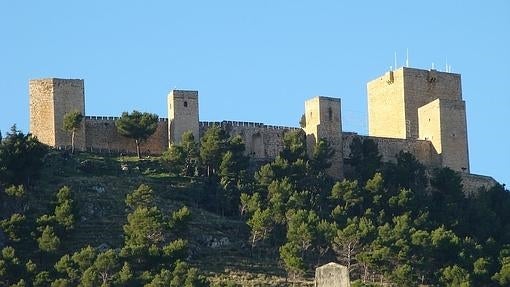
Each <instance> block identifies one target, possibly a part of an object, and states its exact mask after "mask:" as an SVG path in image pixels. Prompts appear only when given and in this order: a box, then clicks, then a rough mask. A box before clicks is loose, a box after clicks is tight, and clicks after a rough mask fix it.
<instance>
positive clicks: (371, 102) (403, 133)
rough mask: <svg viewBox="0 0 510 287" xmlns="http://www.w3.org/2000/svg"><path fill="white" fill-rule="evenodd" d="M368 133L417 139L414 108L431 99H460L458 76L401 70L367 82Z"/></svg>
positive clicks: (404, 68)
mask: <svg viewBox="0 0 510 287" xmlns="http://www.w3.org/2000/svg"><path fill="white" fill-rule="evenodd" d="M367 90H368V134H369V135H370V136H376V137H389V138H401V139H417V138H418V137H419V129H418V108H419V107H421V106H424V105H426V104H428V103H430V102H432V101H434V100H435V99H444V100H462V90H461V84H460V75H459V74H453V73H444V72H438V71H436V70H430V71H428V70H420V69H413V68H407V67H402V68H400V69H398V70H394V71H389V72H387V73H386V74H384V75H383V76H381V77H379V78H377V79H375V80H372V81H370V82H369V83H368V84H367Z"/></svg>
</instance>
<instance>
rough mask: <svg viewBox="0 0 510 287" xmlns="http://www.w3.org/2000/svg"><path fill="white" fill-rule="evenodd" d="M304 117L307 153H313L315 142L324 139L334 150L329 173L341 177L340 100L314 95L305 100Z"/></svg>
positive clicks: (342, 172) (342, 173)
mask: <svg viewBox="0 0 510 287" xmlns="http://www.w3.org/2000/svg"><path fill="white" fill-rule="evenodd" d="M305 119H306V126H305V127H304V131H305V132H306V138H307V148H308V154H310V155H311V154H312V153H313V149H314V147H315V144H316V143H317V142H318V141H319V140H320V139H325V140H327V141H328V143H329V144H330V146H331V148H332V149H333V150H334V151H335V154H334V155H333V158H332V159H331V163H332V165H331V167H330V168H329V174H330V175H331V176H333V177H336V178H343V175H344V171H343V144H342V118H341V102H340V99H337V98H329V97H322V96H319V97H315V98H312V99H309V100H307V101H306V102H305Z"/></svg>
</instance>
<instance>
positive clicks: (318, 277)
mask: <svg viewBox="0 0 510 287" xmlns="http://www.w3.org/2000/svg"><path fill="white" fill-rule="evenodd" d="M350 286H351V281H350V278H349V270H348V269H347V267H345V266H343V265H340V264H338V263H334V262H330V263H328V264H326V265H322V266H321V267H319V268H317V269H315V287H350Z"/></svg>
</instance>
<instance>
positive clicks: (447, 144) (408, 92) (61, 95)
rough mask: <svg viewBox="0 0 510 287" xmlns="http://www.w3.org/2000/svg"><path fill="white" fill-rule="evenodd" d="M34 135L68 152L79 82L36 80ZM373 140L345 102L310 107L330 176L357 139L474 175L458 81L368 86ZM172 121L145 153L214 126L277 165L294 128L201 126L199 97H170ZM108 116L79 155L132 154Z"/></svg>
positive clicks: (98, 121)
mask: <svg viewBox="0 0 510 287" xmlns="http://www.w3.org/2000/svg"><path fill="white" fill-rule="evenodd" d="M29 90H30V132H31V133H32V134H33V135H35V136H37V137H38V138H39V140H40V141H41V142H43V143H45V144H48V145H50V146H54V147H57V148H68V147H69V146H70V145H71V135H70V133H69V132H66V131H64V130H63V128H62V126H63V118H64V115H65V114H66V113H69V112H72V111H79V112H81V113H82V114H83V115H86V113H85V92H84V91H85V89H84V83H83V80H79V79H55V78H48V79H39V80H31V81H30V84H29ZM367 92H368V93H367V94H368V116H369V117H368V121H369V136H361V135H357V134H355V133H349V132H343V131H342V121H341V101H340V99H338V98H330V97H322V96H320V97H314V98H311V99H309V100H307V101H306V102H305V111H304V115H305V123H306V124H305V127H304V128H303V130H304V132H305V133H306V135H307V143H308V147H309V148H311V147H313V146H314V144H315V143H316V142H317V141H318V140H320V139H326V140H328V142H329V143H330V145H331V147H332V148H333V149H334V150H335V155H334V158H332V159H331V160H332V167H331V168H330V169H329V171H328V172H329V173H330V174H331V175H333V176H335V177H337V178H342V177H343V174H344V160H345V159H348V158H349V155H350V144H351V143H352V140H353V139H354V138H356V137H360V138H370V139H372V140H374V141H375V142H376V143H377V145H378V148H379V152H380V154H381V155H382V160H383V161H386V162H388V161H395V159H396V155H397V154H398V153H399V152H400V151H406V152H410V153H412V154H413V155H414V156H415V157H416V158H417V159H418V160H419V161H420V162H422V163H423V164H425V165H426V166H428V167H450V168H452V169H454V170H456V171H459V172H462V173H464V174H466V175H469V153H468V143H467V121H466V105H465V102H464V101H463V100H462V89H461V78H460V75H459V74H453V73H445V72H439V71H436V70H420V69H412V68H407V67H402V68H400V69H397V70H393V71H389V72H387V73H385V74H384V75H382V76H380V77H378V78H376V79H374V80H373V81H370V82H369V83H368V84H367ZM167 103H168V118H160V120H159V123H158V128H157V130H156V132H155V133H154V134H153V135H152V136H151V137H149V139H148V140H147V141H146V142H144V143H142V144H141V152H142V153H143V154H161V153H163V152H164V151H166V150H167V149H168V147H169V146H170V145H172V144H177V143H179V142H180V140H181V136H182V134H183V133H184V132H186V131H191V132H192V133H193V135H194V136H195V139H196V140H199V138H200V137H201V136H203V134H204V133H205V131H206V130H207V129H208V128H210V127H211V126H214V125H218V126H221V127H223V128H224V129H226V130H227V131H228V132H229V133H230V134H231V135H240V136H241V137H242V138H243V140H244V143H245V145H246V154H247V155H249V156H251V157H252V158H253V159H254V160H257V161H268V160H272V159H274V158H275V157H276V156H277V155H278V154H279V152H280V151H281V150H282V149H283V137H284V134H285V133H286V132H288V131H291V130H296V129H299V128H297V127H283V126H272V125H266V124H263V123H254V122H243V121H221V122H203V121H200V120H199V113H198V110H199V109H198V105H199V101H198V92H197V91H183V90H172V91H171V92H170V93H169V95H168V97H167ZM117 119H118V118H116V117H111V116H85V118H84V121H83V123H82V127H81V128H80V129H79V130H78V132H77V133H76V136H75V147H76V149H78V150H89V151H96V152H115V153H135V150H136V147H135V143H134V141H133V140H131V139H128V138H125V137H123V136H121V135H120V134H118V133H117V130H116V127H115V120H117ZM465 178H466V182H470V183H472V184H475V185H480V186H486V185H490V184H491V181H490V180H488V179H487V178H486V177H476V176H471V177H470V176H465Z"/></svg>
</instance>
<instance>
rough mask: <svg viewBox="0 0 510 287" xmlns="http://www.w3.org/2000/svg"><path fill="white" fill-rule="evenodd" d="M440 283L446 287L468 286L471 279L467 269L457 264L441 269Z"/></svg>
mask: <svg viewBox="0 0 510 287" xmlns="http://www.w3.org/2000/svg"><path fill="white" fill-rule="evenodd" d="M440 281H441V283H443V284H444V286H448V287H469V286H471V279H470V276H469V273H468V271H467V270H465V269H464V268H462V267H459V266H457V265H453V266H447V267H445V268H443V269H442V270H441V278H440Z"/></svg>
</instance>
